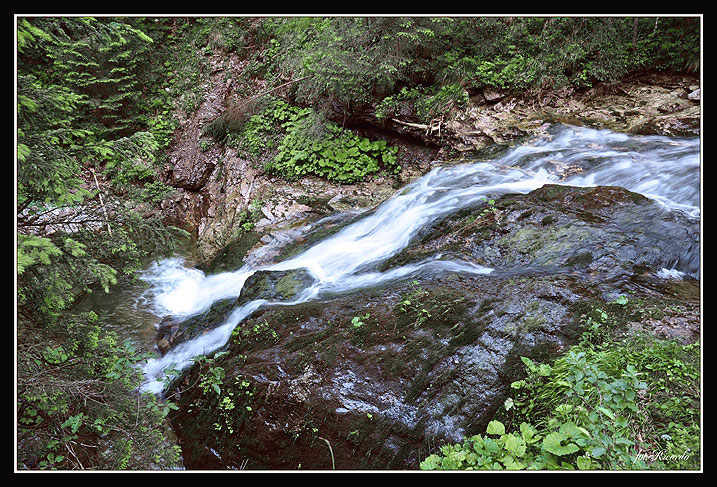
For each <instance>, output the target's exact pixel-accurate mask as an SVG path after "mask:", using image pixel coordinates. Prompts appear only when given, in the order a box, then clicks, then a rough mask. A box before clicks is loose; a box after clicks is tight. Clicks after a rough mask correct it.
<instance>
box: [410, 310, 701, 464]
mask: <svg viewBox="0 0 717 487" xmlns="http://www.w3.org/2000/svg"><path fill="white" fill-rule="evenodd" d="M617 304H618V306H625V304H620V301H619V302H618V303H617ZM593 316H595V315H593ZM597 316H598V317H599V318H598V319H597V321H598V322H599V323H600V324H601V325H604V324H607V323H608V322H610V321H611V320H612V319H613V318H612V317H611V316H609V315H608V313H606V312H605V311H603V310H601V309H598V310H597ZM587 320H588V322H589V325H590V326H588V327H587V329H586V334H589V337H587V338H585V339H583V340H582V341H581V343H580V344H578V345H575V346H574V347H572V348H571V349H569V350H568V351H567V352H566V353H565V354H564V355H562V356H560V357H558V358H557V360H555V362H554V363H553V364H552V365H548V364H536V363H534V362H533V361H532V360H530V359H528V358H526V357H523V358H522V360H523V363H524V364H525V367H526V373H527V376H526V378H525V379H522V380H519V381H515V382H513V383H512V384H511V390H512V397H509V398H508V399H507V400H506V402H505V405H504V406H505V407H504V412H503V413H502V416H503V417H504V418H505V419H504V421H507V424H508V425H510V426H512V427H513V428H514V431H512V432H511V433H506V431H508V430H509V428H508V427H507V426H506V425H505V424H504V423H503V422H500V421H498V420H495V419H494V420H493V421H491V422H490V423H489V424H488V428H487V435H486V436H481V435H476V436H473V437H471V438H468V439H466V440H465V441H464V443H463V444H460V445H444V446H443V447H441V452H440V454H433V455H431V456H429V457H428V458H426V459H425V460H424V462H422V463H421V468H422V469H470V470H472V469H490V470H493V469H520V470H522V469H528V470H532V469H540V470H542V469H550V470H553V469H557V470H563V469H567V470H572V469H576V468H577V469H580V470H603V469H604V470H624V469H626V470H642V469H657V470H668V469H676V470H688V469H696V468H699V448H700V443H699V414H700V413H699V390H698V388H697V387H696V385H697V384H698V382H699V376H700V375H699V346H698V345H697V344H694V345H680V344H678V343H675V342H672V341H662V340H658V339H656V338H652V337H640V336H637V337H630V338H625V339H621V340H616V339H614V338H610V337H609V336H608V335H603V336H602V337H601V338H599V337H598V335H595V334H594V333H592V332H593V331H594V328H593V326H592V325H594V323H595V321H594V320H593V318H592V316H591V317H589V318H587Z"/></svg>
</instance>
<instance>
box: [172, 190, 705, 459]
mask: <svg viewBox="0 0 717 487" xmlns="http://www.w3.org/2000/svg"><path fill="white" fill-rule="evenodd" d="M492 206H493V209H492V210H491V211H485V210H486V205H485V204H482V205H478V206H476V207H474V208H467V209H465V210H463V211H460V212H458V213H456V214H454V215H451V216H448V217H446V218H444V219H443V220H440V221H437V222H435V223H434V224H433V225H431V226H430V227H428V228H427V229H426V230H425V231H424V232H423V233H421V234H419V236H418V238H417V239H416V241H415V242H414V243H412V244H410V245H409V246H408V248H407V249H406V250H405V251H404V252H403V253H402V254H401V255H399V256H396V257H395V258H394V259H392V261H391V262H389V263H387V266H389V267H391V266H398V265H401V264H404V263H406V262H411V261H414V260H420V259H422V258H425V256H426V255H435V253H436V252H442V253H444V255H451V256H455V257H457V258H462V259H467V260H472V261H475V262H478V263H481V264H484V265H489V266H492V267H494V268H495V271H494V273H493V274H491V275H490V276H467V275H459V274H452V273H443V274H440V275H439V274H436V275H431V274H426V275H422V276H417V277H416V278H415V279H411V280H410V281H408V282H395V283H391V284H386V285H383V286H381V287H378V288H376V289H373V290H366V291H361V292H358V293H353V294H351V295H348V296H341V295H339V296H332V297H326V298H325V299H324V300H323V301H320V302H306V303H301V304H294V305H283V306H271V307H268V308H263V309H260V310H259V311H257V312H256V313H255V314H254V315H252V316H250V317H249V318H248V319H247V320H245V321H244V322H242V323H241V324H240V325H239V327H238V332H237V333H236V338H235V339H234V340H231V341H230V344H229V345H228V349H227V352H228V353H226V354H224V355H222V356H221V358H219V359H217V362H215V363H214V366H217V367H222V369H223V370H224V371H225V373H226V375H225V377H224V379H223V384H222V388H221V391H222V392H221V393H220V394H216V393H214V392H211V391H210V392H207V391H203V390H202V389H201V388H197V387H196V386H193V384H197V383H198V382H199V381H200V380H201V379H200V375H201V373H202V372H201V370H199V369H198V368H197V367H195V368H193V369H192V370H190V371H189V372H188V374H187V375H186V377H185V379H184V381H183V382H182V383H181V384H178V385H176V387H177V391H179V392H180V393H181V394H180V400H179V406H180V411H179V413H178V414H177V415H176V416H175V417H174V418H173V419H172V421H173V426H174V428H175V429H176V430H177V432H178V437H179V439H180V442H181V444H182V450H183V454H184V462H185V465H186V466H187V468H191V469H210V468H221V469H225V468H240V467H241V466H242V465H243V466H244V467H245V468H254V469H263V468H270V469H295V468H297V467H298V465H299V464H301V468H302V469H317V470H319V469H331V468H333V467H335V468H337V469H415V468H417V466H418V463H419V462H420V461H421V460H422V459H423V458H424V457H425V456H426V455H427V454H428V451H429V449H430V448H432V446H435V445H440V444H442V443H445V442H458V441H460V440H461V438H462V437H463V436H470V435H472V434H475V433H478V432H483V431H484V430H485V426H486V424H487V422H488V421H490V419H492V418H493V416H494V414H495V412H496V411H497V409H498V408H500V407H501V405H502V404H503V401H504V399H505V397H506V393H507V390H508V388H509V385H510V383H511V382H512V381H515V380H519V379H520V378H522V377H523V374H524V369H523V363H522V361H521V357H530V358H532V359H534V360H535V361H538V362H545V361H548V360H549V359H550V358H551V357H553V356H554V355H555V354H556V353H559V352H560V351H562V350H564V349H565V347H566V346H568V345H569V344H570V343H572V342H573V341H574V340H575V339H576V338H577V337H578V336H579V335H580V333H581V331H582V330H583V328H582V327H583V326H584V316H585V313H586V312H587V311H588V310H590V309H592V308H591V306H594V304H595V303H599V306H600V307H601V308H602V309H611V310H612V311H614V312H615V313H621V316H623V318H622V319H623V321H624V322H625V323H629V325H623V326H624V327H625V328H624V329H625V330H634V331H637V330H638V329H641V330H643V331H645V330H647V331H650V332H652V333H656V334H658V335H660V336H669V337H677V338H679V339H681V340H694V338H695V336H697V335H696V334H697V332H698V330H699V325H698V323H699V319H698V316H699V312H698V309H699V293H697V294H696V296H697V297H696V298H695V292H694V289H695V287H694V286H693V285H692V287H690V286H689V285H688V284H689V282H691V281H685V279H688V278H685V279H680V280H674V281H673V280H670V281H665V280H664V279H657V278H656V277H655V273H654V272H645V269H659V268H660V266H664V265H667V263H670V264H669V267H670V268H675V269H680V270H681V272H684V273H687V274H690V273H696V272H697V273H698V269H699V228H698V227H699V224H698V223H697V222H693V221H691V220H689V219H688V218H687V217H684V216H682V215H680V214H678V213H676V212H666V211H664V210H663V209H662V207H660V205H659V204H657V203H656V202H654V201H652V200H649V199H647V198H645V197H644V196H641V195H639V194H636V193H632V192H630V191H627V190H625V189H623V188H619V187H590V188H578V187H570V186H562V185H545V186H543V187H541V188H539V189H537V190H535V191H533V192H531V193H529V194H525V195H523V194H520V195H510V194H509V195H504V196H503V197H501V198H499V199H497V200H496V201H495V202H494V205H492ZM666 235H669V236H670V238H669V239H667V238H665V236H666ZM672 264H675V266H676V267H673V266H672ZM672 274H674V275H675V276H677V272H676V271H675V272H674V273H672ZM672 274H671V275H672ZM680 275H682V274H680ZM312 282H313V277H312V276H311V275H310V273H308V271H306V270H305V269H299V270H294V271H274V272H268V271H260V272H257V273H256V274H255V275H254V276H252V277H251V278H250V279H248V280H247V283H246V284H245V289H246V292H245V291H244V290H243V291H242V296H241V297H240V301H247V300H250V299H257V298H264V299H277V300H282V301H287V300H290V299H291V298H292V297H295V296H296V295H297V293H298V292H300V291H301V290H302V289H305V288H306V287H307V286H309V285H311V283H312ZM685 283H687V284H685ZM630 291H635V292H639V293H641V294H639V295H640V296H647V298H645V299H652V300H653V301H651V303H660V304H659V305H658V304H650V305H645V304H640V305H639V306H637V307H636V308H637V311H630V310H628V309H627V307H623V306H622V305H620V304H616V303H613V304H610V302H612V301H614V300H615V297H616V296H617V295H625V294H629V293H630ZM673 298H674V299H673ZM630 299H632V298H630ZM675 303H678V304H675ZM610 306H612V308H609V307H610ZM660 306H661V308H660ZM680 307H682V311H679V312H676V311H674V309H677V308H680ZM645 309H648V310H650V311H649V312H650V314H649V315H644V314H640V313H643V311H644V310H645ZM668 309H669V310H670V311H668ZM657 311H659V312H660V314H658V313H657ZM670 313H672V314H670ZM636 324H639V325H640V326H639V327H638V326H637V325H636ZM626 332H627V331H626ZM227 401H230V402H227ZM228 404H231V408H229V409H228V406H227V405H228ZM189 409H192V411H191V412H190V411H189ZM217 425H219V426H217ZM327 442H328V443H327ZM328 445H330V446H331V450H330V451H329V448H328ZM332 460H333V463H332Z"/></svg>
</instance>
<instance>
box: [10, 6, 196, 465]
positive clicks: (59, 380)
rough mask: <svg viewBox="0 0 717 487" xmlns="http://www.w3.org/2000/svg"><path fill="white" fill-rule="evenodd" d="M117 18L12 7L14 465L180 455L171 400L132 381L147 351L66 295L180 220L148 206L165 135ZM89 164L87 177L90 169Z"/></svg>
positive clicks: (156, 193)
mask: <svg viewBox="0 0 717 487" xmlns="http://www.w3.org/2000/svg"><path fill="white" fill-rule="evenodd" d="M116 20H117V19H110V18H107V19H102V20H97V19H91V18H52V17H43V18H40V17H37V18H32V19H19V20H18V39H19V45H18V48H19V52H18V75H17V81H18V83H17V92H18V105H17V121H18V131H17V138H18V153H17V295H18V302H17V305H18V308H17V311H18V314H17V372H18V384H17V385H18V387H17V395H16V399H17V411H18V429H17V431H18V467H19V468H22V469H124V468H136V469H149V468H171V467H174V466H176V465H177V464H178V462H179V456H178V450H177V448H175V447H172V446H170V445H168V444H167V442H166V440H165V438H164V434H163V422H164V419H165V417H166V415H167V414H168V411H169V410H171V404H172V403H171V401H165V402H163V403H160V402H158V400H157V398H155V397H154V396H153V395H151V394H138V393H137V391H136V390H137V388H138V386H139V383H140V379H141V378H140V375H139V372H138V369H137V367H136V364H137V363H138V362H139V361H141V360H146V359H147V357H148V356H147V354H146V353H143V352H140V351H138V350H136V349H135V348H134V347H133V346H132V344H130V343H128V342H126V343H118V340H117V337H116V336H115V335H114V334H113V333H111V332H109V331H108V330H107V329H106V328H107V327H106V325H105V324H103V323H101V322H100V321H99V320H98V319H97V315H96V314H94V313H84V314H82V313H80V314H78V313H77V312H76V311H74V310H73V309H72V305H73V303H74V301H75V299H76V297H77V296H78V295H79V294H81V293H89V292H93V291H95V290H98V289H99V290H104V291H105V292H108V291H109V288H110V287H111V286H113V285H115V284H116V283H117V282H118V280H119V278H120V276H123V275H126V276H130V277H132V276H133V275H134V272H135V271H136V270H137V269H139V268H140V267H141V266H142V264H143V262H144V261H145V260H146V259H147V258H149V257H152V256H157V255H162V254H166V253H169V252H172V250H173V249H174V248H175V247H176V245H177V242H176V240H177V237H178V236H180V235H182V236H186V232H181V231H179V230H178V229H172V228H171V227H165V226H164V225H163V224H162V222H161V220H160V218H159V217H158V216H152V214H151V213H149V211H151V209H152V205H156V204H157V203H159V201H160V199H161V197H162V196H163V195H166V194H167V189H168V188H167V187H166V185H162V184H161V183H159V182H158V181H156V180H155V173H156V170H157V161H158V160H159V159H160V157H161V154H160V152H161V151H162V150H163V148H164V147H165V146H164V145H163V144H164V142H163V139H162V137H164V136H166V127H165V128H163V129H162V131H164V132H163V133H164V135H162V134H161V133H160V131H157V130H156V126H152V125H151V124H149V123H148V121H149V120H157V118H156V117H154V115H147V112H145V109H146V108H147V107H146V106H145V105H143V100H146V99H147V98H148V97H147V96H145V94H147V93H149V91H151V89H150V88H149V85H150V84H151V81H152V80H151V79H150V78H148V77H147V76H145V72H144V70H143V69H142V63H143V62H145V61H147V59H148V55H149V50H148V47H149V46H151V45H152V42H151V39H150V38H149V37H148V36H147V35H145V34H144V33H143V32H142V31H141V30H140V29H137V28H134V27H132V26H130V25H129V24H125V23H121V22H118V21H116ZM95 177H96V179H95Z"/></svg>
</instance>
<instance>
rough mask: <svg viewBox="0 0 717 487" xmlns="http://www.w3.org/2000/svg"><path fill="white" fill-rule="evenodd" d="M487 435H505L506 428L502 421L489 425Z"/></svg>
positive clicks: (492, 422) (494, 421)
mask: <svg viewBox="0 0 717 487" xmlns="http://www.w3.org/2000/svg"><path fill="white" fill-rule="evenodd" d="M486 433H488V434H489V435H504V434H505V426H504V425H503V423H501V422H500V421H496V420H493V421H491V422H490V423H488V429H487V430H486Z"/></svg>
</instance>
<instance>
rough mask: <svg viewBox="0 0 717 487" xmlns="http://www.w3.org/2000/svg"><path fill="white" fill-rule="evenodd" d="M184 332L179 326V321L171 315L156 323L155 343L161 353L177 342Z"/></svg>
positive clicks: (164, 352)
mask: <svg viewBox="0 0 717 487" xmlns="http://www.w3.org/2000/svg"><path fill="white" fill-rule="evenodd" d="M183 334H184V331H183V330H182V329H181V327H180V322H179V321H178V320H177V319H176V318H175V317H173V316H166V317H164V318H163V319H162V321H161V322H160V323H159V325H157V334H156V335H155V343H156V345H157V348H158V349H159V351H160V353H161V354H162V355H164V354H166V353H167V350H169V349H170V348H172V346H173V345H174V344H175V343H176V342H177V340H178V339H179V338H181V336H182V335H183Z"/></svg>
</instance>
